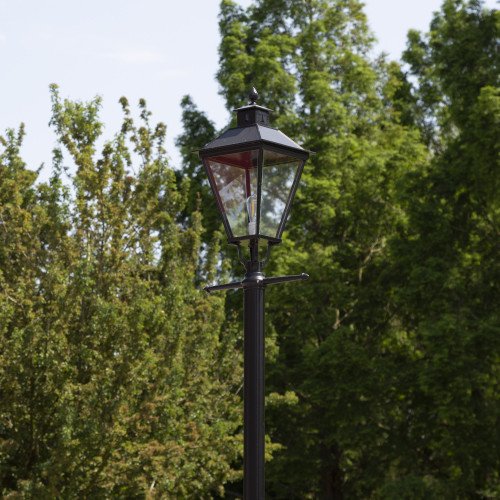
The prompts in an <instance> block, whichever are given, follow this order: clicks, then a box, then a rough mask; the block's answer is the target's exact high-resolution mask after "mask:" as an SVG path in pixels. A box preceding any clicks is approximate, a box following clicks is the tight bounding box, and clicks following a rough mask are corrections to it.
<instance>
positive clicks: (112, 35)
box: [0, 0, 495, 179]
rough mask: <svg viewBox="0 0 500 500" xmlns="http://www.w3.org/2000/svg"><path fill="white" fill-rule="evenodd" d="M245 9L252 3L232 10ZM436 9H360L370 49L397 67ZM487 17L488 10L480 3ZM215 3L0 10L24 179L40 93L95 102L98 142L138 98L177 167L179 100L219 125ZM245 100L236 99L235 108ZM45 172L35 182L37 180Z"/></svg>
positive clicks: (3, 77) (43, 128) (37, 147)
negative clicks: (163, 133) (163, 134)
mask: <svg viewBox="0 0 500 500" xmlns="http://www.w3.org/2000/svg"><path fill="white" fill-rule="evenodd" d="M238 3H240V4H241V5H243V6H248V5H250V4H251V3H252V0H239V1H238ZM440 4H441V0H418V1H415V0H365V5H366V6H365V11H366V13H367V16H368V21H369V24H370V27H371V29H372V30H373V32H374V33H375V36H376V38H377V39H378V43H377V45H376V48H375V50H376V51H377V52H381V51H383V52H386V53H387V54H388V55H389V57H390V58H392V59H399V58H400V55H401V52H402V51H403V50H404V48H405V43H406V33H407V31H408V30H409V29H411V28H414V29H418V30H426V29H427V28H428V26H429V22H430V20H431V19H432V13H433V12H434V11H436V10H438V9H439V7H440ZM485 5H486V6H488V7H494V6H495V0H486V2H485ZM218 6H219V0H140V1H139V0H86V1H85V2H83V1H77V0H18V1H15V0H0V133H2V132H3V131H4V130H5V129H6V128H8V127H17V126H18V125H19V123H21V122H24V123H25V125H26V132H27V136H26V138H25V142H24V147H23V150H22V151H23V158H24V159H25V161H26V163H27V164H28V166H29V167H30V168H32V169H36V168H38V167H39V166H40V165H41V163H45V164H46V165H48V164H50V160H51V151H52V148H53V147H54V145H55V136H54V134H53V132H52V131H51V129H50V128H49V125H48V122H49V119H50V97H49V90H48V86H49V84H50V83H57V84H58V85H59V87H60V92H61V95H62V97H68V98H70V99H77V100H88V99H91V98H92V97H94V96H95V95H100V96H101V97H102V98H103V107H102V112H101V119H102V121H103V122H104V124H105V132H104V135H105V138H106V139H111V138H112V137H113V135H114V134H115V132H116V131H117V130H118V129H119V127H120V123H121V117H122V115H121V108H120V105H119V104H118V99H119V98H120V97H121V96H126V97H127V98H128V99H129V102H130V103H131V107H132V109H135V108H136V106H135V105H136V103H137V101H138V99H139V98H141V97H144V98H145V99H146V101H147V103H148V107H149V109H150V110H151V111H152V112H153V118H152V119H153V121H155V120H156V121H163V122H164V123H166V124H167V135H168V141H167V147H168V152H169V155H170V157H171V164H172V165H173V166H174V167H177V166H179V164H180V157H179V154H178V152H177V151H176V149H175V146H174V141H175V137H176V136H178V135H179V134H180V133H181V132H182V124H181V109H180V104H179V103H180V100H181V99H182V97H183V96H184V95H185V94H190V95H191V96H192V98H193V99H194V101H195V103H196V104H197V105H198V106H199V108H200V109H202V110H204V111H205V112H206V113H207V114H208V116H209V117H210V118H211V119H212V120H213V121H214V122H215V123H216V125H217V126H218V127H219V128H222V127H223V126H224V125H225V124H226V123H227V121H228V113H227V111H226V110H225V107H224V102H223V100H222V98H221V97H220V96H219V94H218V84H217V82H216V80H215V73H216V71H217V67H218V54H217V49H218V44H219V33H218V24H217V15H218ZM245 99H246V96H242V104H243V101H245ZM47 174H48V169H44V170H43V172H42V176H41V177H42V179H43V178H44V177H46V176H47Z"/></svg>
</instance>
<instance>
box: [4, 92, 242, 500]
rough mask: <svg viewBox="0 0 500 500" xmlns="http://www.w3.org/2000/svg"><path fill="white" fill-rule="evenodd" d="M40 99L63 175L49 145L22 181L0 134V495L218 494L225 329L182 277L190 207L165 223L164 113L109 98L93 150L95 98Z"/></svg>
mask: <svg viewBox="0 0 500 500" xmlns="http://www.w3.org/2000/svg"><path fill="white" fill-rule="evenodd" d="M52 103H53V115H52V120H51V123H52V125H53V127H54V129H55V130H56V134H57V137H58V139H59V141H60V143H61V145H62V146H63V147H64V148H65V149H66V150H67V152H69V155H70V158H71V160H72V161H73V162H74V165H75V167H76V172H75V174H74V175H73V176H71V181H72V184H71V186H70V187H66V186H65V183H64V175H65V174H64V172H65V168H64V167H63V163H64V159H63V153H62V150H61V149H59V148H56V149H55V151H54V168H53V175H52V177H51V180H50V182H49V183H47V184H38V185H37V184H36V183H35V181H36V174H35V173H34V172H31V171H30V170H28V169H27V168H26V166H25V164H24V163H23V161H22V159H21V157H20V147H21V142H22V136H23V129H22V128H21V129H20V131H19V132H18V133H17V134H16V133H15V132H14V131H12V130H9V131H7V134H6V135H5V137H2V139H1V145H2V150H1V153H0V197H1V200H0V201H1V203H0V238H1V244H0V269H1V273H0V335H1V342H0V394H1V397H0V415H1V419H0V450H1V451H0V463H1V467H0V485H1V491H2V495H3V496H6V497H9V496H12V497H14V496H16V495H28V496H32V497H38V498H48V497H59V496H61V497H65V498H77V497H82V496H83V497H101V496H104V495H106V496H107V495H112V496H126V497H137V496H176V497H189V496H196V497H206V496H208V495H210V494H215V493H219V494H220V493H222V492H223V486H222V485H223V483H224V482H225V481H226V480H227V479H230V478H232V477H234V474H235V471H234V470H233V469H232V468H231V465H230V464H231V463H232V462H233V461H234V460H235V459H236V457H237V456H238V453H239V450H240V446H241V445H240V440H239V439H238V437H237V436H235V432H236V430H237V428H238V426H239V425H240V411H239V407H238V404H237V403H238V401H237V395H236V391H237V387H238V382H239V377H240V368H239V357H238V356H237V351H236V350H235V349H234V342H235V341H236V340H237V338H236V335H235V333H234V331H232V330H230V329H227V328H226V330H225V331H223V330H222V325H223V322H224V305H223V300H222V299H221V298H219V297H209V296H206V295H205V294H203V292H201V291H199V289H198V288H197V286H196V282H195V276H196V275H197V273H198V274H199V270H198V265H199V264H198V260H199V258H198V256H199V252H200V244H201V240H200V238H201V233H202V227H201V224H200V216H199V214H198V213H194V214H193V216H192V218H191V219H190V221H185V222H184V223H183V224H180V223H179V220H180V219H181V215H182V214H183V213H184V210H185V207H186V203H187V192H188V189H187V184H186V183H185V182H183V183H181V186H180V187H178V185H177V181H176V177H175V174H174V172H173V171H172V170H171V169H170V168H169V167H168V165H167V162H166V153H165V150H164V140H165V126H164V125H163V124H161V123H159V124H158V125H156V126H155V127H153V126H151V124H150V113H149V112H148V111H147V108H146V104H145V102H144V101H142V100H141V101H140V114H141V125H140V126H137V125H135V123H134V121H133V119H132V117H131V113H130V110H129V105H128V103H127V101H126V99H124V98H122V99H121V105H122V107H123V111H124V121H123V125H122V128H121V131H120V132H119V133H118V134H117V135H116V136H115V137H114V139H113V140H111V141H108V142H106V143H105V144H104V146H103V149H102V153H101V154H100V155H98V153H97V141H98V140H99V138H100V136H101V131H102V124H101V122H100V121H99V118H98V113H99V107H100V99H99V98H96V99H94V100H92V101H91V102H89V103H81V102H72V101H68V100H64V101H63V100H61V99H60V97H59V93H58V91H57V87H55V86H53V87H52ZM214 252H215V253H214ZM214 252H212V253H209V254H208V255H207V256H206V259H205V260H204V266H205V268H204V270H203V274H205V275H207V276H209V277H210V276H211V275H212V273H213V272H214V265H215V262H214V258H215V255H216V253H217V251H216V249H215V250H214Z"/></svg>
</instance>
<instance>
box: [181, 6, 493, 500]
mask: <svg viewBox="0 0 500 500" xmlns="http://www.w3.org/2000/svg"><path fill="white" fill-rule="evenodd" d="M220 29H221V34H222V41H221V45H220V49H219V50H220V56H221V57H220V69H219V72H218V79H219V82H220V84H221V93H222V95H223V96H224V97H225V98H226V101H227V104H228V109H231V108H234V107H237V106H238V105H241V102H242V101H241V100H242V96H244V95H245V93H246V89H248V88H250V87H251V85H255V86H256V87H257V88H258V89H259V91H260V92H261V94H262V100H261V102H262V103H263V104H264V105H267V106H269V107H271V108H273V109H274V114H273V120H274V123H275V124H276V125H277V126H279V127H280V128H281V129H283V130H284V131H286V133H287V134H289V135H290V136H292V137H294V138H297V139H298V141H299V142H300V143H301V144H303V145H304V146H305V147H307V148H310V149H312V150H313V151H316V153H317V154H316V155H315V156H313V157H312V158H311V160H310V161H309V162H308V166H307V167H306V171H305V173H304V177H303V183H302V185H301V189H300V190H299V193H298V199H297V201H296V202H295V204H294V209H293V211H292V216H291V220H290V221H289V224H288V232H287V234H286V239H285V242H284V243H283V245H282V246H281V248H279V249H277V250H276V251H275V253H274V255H273V259H272V261H271V266H270V267H271V268H270V269H269V271H268V272H276V273H287V272H288V273H290V272H299V271H302V270H307V271H308V272H309V273H310V274H311V281H310V282H309V283H308V284H307V285H304V286H301V287H298V286H296V287H294V286H290V287H280V289H273V290H269V294H268V297H269V300H268V313H269V314H268V318H269V323H270V324H269V328H268V331H270V332H271V334H270V339H269V340H270V343H273V344H274V347H273V348H271V349H270V350H268V352H270V356H269V357H268V370H267V373H268V377H267V387H268V390H269V397H268V406H267V428H268V431H269V433H270V437H271V439H272V440H273V441H274V442H275V443H276V444H278V445H280V446H281V448H278V451H276V452H275V454H274V456H273V459H272V460H271V461H270V462H269V464H268V468H267V470H268V476H267V484H268V495H269V496H271V497H276V498H305V497H319V498H342V497H343V496H346V497H348V498H350V497H353V498H367V497H371V496H379V497H381V498H405V497H406V498H420V497H421V498H428V497H430V496H432V495H435V496H436V497H439V498H442V497H450V498H456V497H469V496H475V495H476V496H480V495H483V496H484V495H486V496H487V495H494V494H495V493H494V492H496V491H497V490H498V483H497V481H498V478H497V475H496V472H494V471H495V468H497V469H498V460H499V454H498V449H497V447H496V444H495V445H491V443H490V442H489V439H488V437H487V436H490V438H491V439H494V440H495V442H497V440H496V438H495V437H494V436H496V430H493V427H495V424H494V422H495V421H496V420H497V418H498V408H499V407H498V399H496V396H494V394H495V393H496V392H497V391H496V390H495V387H497V384H498V364H497V363H498V359H497V358H498V352H499V351H498V344H497V338H498V335H497V333H496V329H497V327H498V318H497V313H496V308H495V306H494V304H495V303H497V302H498V280H497V279H495V278H494V276H497V273H498V264H497V261H498V221H497V220H496V218H497V217H498V184H497V181H496V180H494V181H492V179H493V178H494V177H498V175H497V176H495V173H494V172H496V171H497V169H498V168H497V167H498V149H497V148H498V139H499V138H498V116H497V90H496V89H497V87H496V86H497V85H498V45H497V41H496V37H497V35H498V14H497V13H496V12H493V11H488V10H483V8H482V4H481V2H474V1H473V2H464V1H446V2H444V3H443V7H442V10H441V12H439V13H438V14H437V15H436V16H435V18H434V20H433V22H432V24H431V31H430V33H429V34H427V35H422V34H418V33H415V32H411V33H410V34H409V42H408V50H407V52H406V53H405V64H404V65H403V66H400V65H398V64H397V63H389V62H387V61H385V60H384V59H383V58H379V59H375V60H374V59H373V58H372V56H371V55H370V49H371V35H370V33H369V30H368V29H367V25H366V19H365V17H364V14H363V11H362V6H361V3H360V2H357V1H352V0H350V1H340V0H336V1H321V0H312V1H301V2H295V1H294V2H288V1H287V0H280V1H274V0H260V1H258V2H255V4H254V5H253V6H251V7H250V8H249V9H247V10H244V9H241V8H240V7H238V6H237V5H236V4H235V3H234V2H232V1H230V0H226V1H223V2H222V4H221V14H220ZM186 125H187V130H189V123H186ZM200 145H201V144H200ZM488 179H489V181H488ZM194 188H196V186H195V185H194ZM470 287H472V288H470Z"/></svg>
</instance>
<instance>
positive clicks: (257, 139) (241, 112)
mask: <svg viewBox="0 0 500 500" xmlns="http://www.w3.org/2000/svg"><path fill="white" fill-rule="evenodd" d="M258 97H259V93H258V92H257V90H256V89H255V87H252V90H251V91H250V92H249V94H248V98H249V99H250V103H249V104H247V105H246V106H243V107H241V108H238V109H235V112H236V122H237V125H236V127H235V128H230V129H227V130H226V131H224V132H223V133H222V134H221V135H220V136H219V137H217V138H216V139H214V140H212V141H210V142H209V143H207V144H205V146H203V148H201V149H200V150H199V151H198V153H199V154H200V156H207V155H208V154H212V153H213V152H215V151H217V152H219V151H220V150H221V149H225V150H228V148H229V149H233V150H234V149H235V148H237V149H242V148H245V149H247V148H251V147H253V148H255V147H259V146H261V145H263V144H269V145H271V146H274V147H281V148H285V149H286V150H288V151H289V152H293V153H294V154H299V155H305V156H306V157H307V156H309V154H310V151H307V150H306V149H304V148H302V147H301V146H299V145H298V144H297V143H296V142H295V141H292V139H290V138H289V137H287V136H286V135H285V134H283V132H280V131H279V130H278V129H276V128H273V127H271V124H270V121H269V115H270V111H271V110H270V109H269V108H265V107H264V106H259V105H258V104H255V102H256V100H257V99H258Z"/></svg>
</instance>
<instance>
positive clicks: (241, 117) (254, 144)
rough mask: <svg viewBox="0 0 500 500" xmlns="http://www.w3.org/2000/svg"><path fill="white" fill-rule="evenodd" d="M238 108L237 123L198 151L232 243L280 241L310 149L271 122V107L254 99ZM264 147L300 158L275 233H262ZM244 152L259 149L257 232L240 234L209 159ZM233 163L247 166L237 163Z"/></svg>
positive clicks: (291, 157) (228, 237)
mask: <svg viewBox="0 0 500 500" xmlns="http://www.w3.org/2000/svg"><path fill="white" fill-rule="evenodd" d="M235 111H236V113H237V127H233V128H229V129H227V130H226V131H224V132H223V133H222V134H221V135H220V136H219V137H217V138H216V139H214V140H213V141H211V142H209V143H208V144H206V145H205V146H204V147H203V148H202V149H201V150H199V151H198V153H199V156H200V159H201V160H202V161H203V165H204V167H205V170H206V173H207V177H208V179H209V183H210V187H211V189H212V192H213V194H214V196H215V199H216V201H217V207H218V209H219V212H220V215H221V216H222V222H223V224H224V229H225V231H226V235H227V239H228V242H229V243H230V244H234V245H240V244H242V243H244V242H247V241H248V242H251V241H254V240H266V241H267V242H268V243H269V244H273V245H274V244H278V243H280V242H281V237H282V234H283V231H284V229H285V225H286V222H287V219H288V216H289V214H290V209H291V205H292V202H293V200H294V198H295V194H296V192H297V188H298V185H299V182H300V178H301V176H302V172H303V169H304V164H305V162H306V160H307V159H308V158H309V156H310V153H311V152H310V151H308V150H306V149H304V148H302V147H301V146H299V145H298V144H296V143H295V142H294V141H292V140H291V139H290V138H289V137H287V136H286V135H285V134H283V133H282V132H280V131H279V130H278V129H276V128H273V127H271V126H270V125H269V114H270V110H269V109H268V108H265V107H263V106H259V105H256V104H255V102H251V103H250V104H249V105H248V106H244V107H242V108H238V109H236V110H235ZM265 151H270V152H274V153H278V154H281V155H283V156H286V157H288V158H289V159H290V161H297V167H296V170H295V172H294V177H293V181H292V185H291V187H290V188H289V191H288V193H287V194H286V201H285V202H284V204H285V206H284V208H283V211H282V213H281V216H280V220H279V223H278V225H277V227H276V229H275V231H274V235H269V234H260V232H261V215H262V214H261V211H262V210H261V208H262V178H263V172H264V171H265V169H266V165H265V158H264V154H265ZM244 152H249V153H251V152H257V165H256V167H254V168H256V170H257V172H256V173H257V218H256V229H255V234H246V235H242V236H240V235H235V234H234V228H232V227H231V223H230V222H229V220H228V216H227V214H226V208H225V207H224V204H223V201H222V199H221V196H220V192H219V191H220V190H219V188H218V186H217V183H216V180H215V178H214V174H213V172H212V168H211V165H210V161H211V159H213V158H218V157H221V156H225V155H230V154H234V153H244ZM228 165H229V164H228ZM230 166H231V165H230ZM232 166H233V167H240V168H244V167H241V166H238V165H232Z"/></svg>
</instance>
